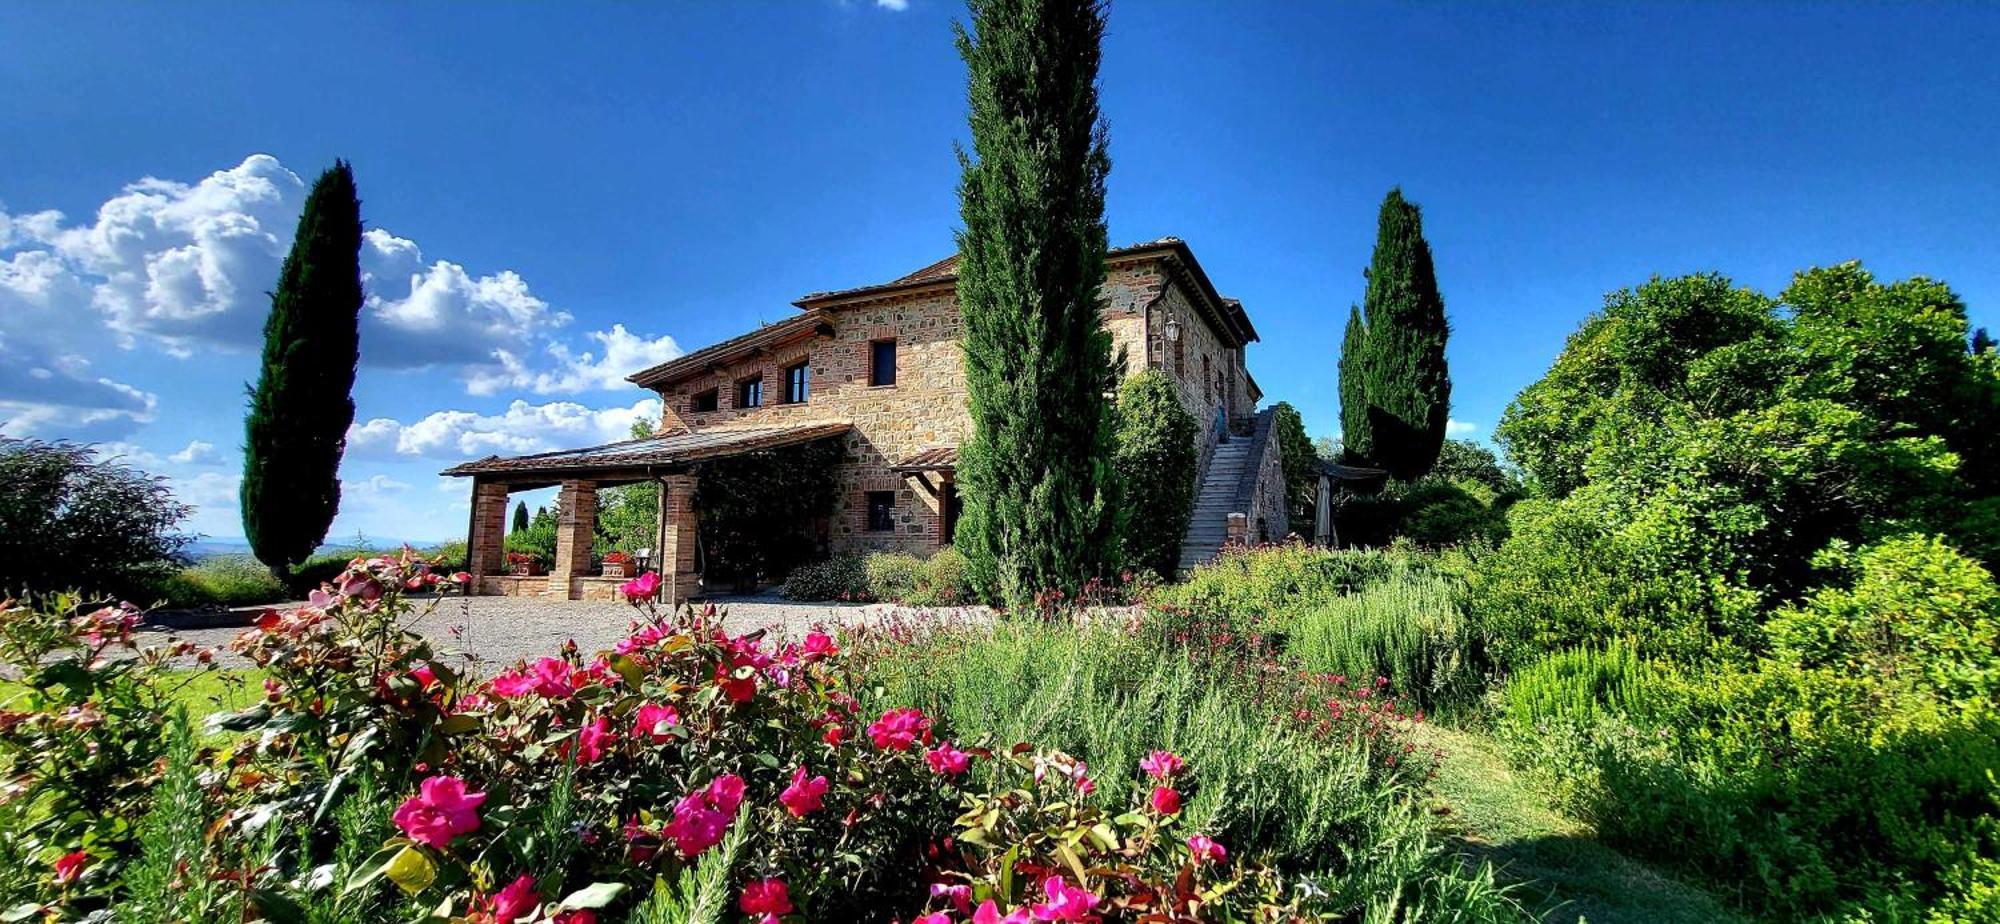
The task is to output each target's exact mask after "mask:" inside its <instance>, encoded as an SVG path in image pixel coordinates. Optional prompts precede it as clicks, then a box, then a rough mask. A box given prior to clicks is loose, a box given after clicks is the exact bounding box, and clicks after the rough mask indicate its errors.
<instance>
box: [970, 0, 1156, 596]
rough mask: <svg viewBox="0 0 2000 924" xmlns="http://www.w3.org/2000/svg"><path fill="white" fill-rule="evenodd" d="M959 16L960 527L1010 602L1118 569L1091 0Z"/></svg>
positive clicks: (1099, 28) (982, 7)
mask: <svg viewBox="0 0 2000 924" xmlns="http://www.w3.org/2000/svg"><path fill="white" fill-rule="evenodd" d="M969 6H970V12H971V19H972V31H971V33H970V34H968V33H967V31H966V30H965V29H964V28H963V27H958V28H957V29H956V31H957V35H958V50H959V54H960V56H961V57H963V58H964V59H965V63H966V67H967V69H968V71H969V72H970V79H969V80H968V88H969V89H968V94H967V95H968V97H969V100H970V104H971V107H970V108H971V125H972V151H971V152H970V153H969V154H968V153H967V152H966V151H964V150H962V149H961V150H960V151H959V165H960V167H961V169H962V176H961V179H960V181H959V187H958V194H959V214H960V217H961V218H962V219H963V221H964V222H965V228H964V230H962V231H960V232H959V233H958V236H957V237H958V253H959V264H958V301H959V307H960V310H961V311H963V313H964V315H965V340H964V350H965V372H966V386H967V391H968V398H969V404H970V406H971V412H972V436H971V438H970V439H969V440H968V441H967V442H966V444H965V445H964V446H963V447H962V448H961V451H960V458H959V467H958V479H959V484H960V487H961V491H962V496H963V497H964V498H965V513H964V517H963V519H961V520H960V524H959V529H958V533H957V534H958V536H959V540H958V541H959V543H960V547H961V549H962V550H963V551H964V552H965V554H966V558H967V562H968V570H969V572H970V576H971V578H972V579H973V581H974V582H975V583H976V584H977V585H978V586H980V587H982V588H983V589H984V590H985V591H986V592H987V593H988V594H989V595H993V596H997V597H998V598H999V599H1001V600H1003V601H1006V602H1009V603H1014V604H1019V603H1024V602H1026V601H1028V600H1031V599H1032V598H1033V597H1034V595H1035V594H1036V593H1038V592H1040V591H1042V590H1048V589H1061V590H1069V591H1073V590H1075V589H1076V588H1077V587H1078V586H1079V585H1081V584H1082V583H1083V582H1084V581H1085V580H1087V579H1088V578H1090V577H1092V576H1096V575H1101V574H1104V573H1107V572H1108V571H1110V570H1111V569H1112V567H1113V565H1115V563H1116V562H1115V558H1116V554H1117V553H1116V550H1115V549H1116V542H1115V522H1114V516H1113V514H1114V511H1115V509H1116V507H1115V505H1114V504H1113V503H1111V497H1110V494H1111V492H1112V491H1114V490H1115V482H1114V481H1113V479H1112V476H1111V465H1110V460H1111V449H1112V438H1113V435H1114V432H1115V429H1114V423H1113V421H1112V416H1111V414H1112V408H1111V403H1110V401H1109V400H1107V397H1106V395H1107V393H1108V392H1109V391H1110V390H1111V388H1112V384H1113V372H1112V366H1111V338H1110V336H1109V335H1108V334H1106V333H1105V332H1104V330H1103V327H1102V324H1101V323H1100V317H1099V315H1100V304H1099V298H1098V287H1099V286H1100V285H1102V284H1103V282H1104V253H1105V249H1106V242H1105V227H1104V178H1105V175H1106V174H1107V173H1109V172H1110V169H1111V159H1110V156H1109V155H1108V154H1107V153H1106V147H1105V139H1106V133H1105V129H1104V125H1103V123H1102V122H1101V121H1100V119H1099V116H1098V109H1097V67H1098V60H1099V56H1100V48H1099V45H1100V42H1101V40H1102V38H1103V35H1104V15H1103V10H1102V8H1101V6H1100V5H1099V4H1098V3H1097V2H1094V0H971V3H970V4H969Z"/></svg>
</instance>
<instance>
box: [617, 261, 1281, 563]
mask: <svg viewBox="0 0 2000 924" xmlns="http://www.w3.org/2000/svg"><path fill="white" fill-rule="evenodd" d="M1189 273H1190V270H1189V268H1187V267H1184V266H1179V265H1177V261H1176V258H1175V256H1174V255H1173V254H1172V253H1162V254H1146V255H1143V256H1136V257H1131V258H1119V257H1115V256H1114V258H1113V259H1111V260H1109V261H1107V272H1106V275H1105V284H1104V288H1103V289H1102V290H1101V292H1102V294H1103V296H1104V313H1103V318H1104V326H1105V328H1106V330H1107V331H1108V332H1109V333H1110V334H1111V338H1112V352H1113V356H1114V358H1118V359H1121V360H1122V362H1123V366H1122V369H1121V372H1122V374H1126V375H1129V374H1132V373H1133V372H1136V371H1137V370H1139V369H1141V368H1144V367H1147V366H1151V367H1153V368H1158V369H1161V370H1163V371H1165V372H1166V373H1167V375H1168V376H1169V377H1171V378H1172V379H1173V380H1174V382H1175V383H1176V386H1177V387H1178V389H1179V391H1180V394H1181V399H1182V401H1183V402H1185V403H1186V404H1187V406H1188V410H1189V412H1190V413H1192V414H1194V416H1195V419H1196V420H1197V421H1199V422H1200V423H1201V427H1202V437H1201V439H1202V446H1203V455H1202V461H1203V464H1204V465H1206V462H1207V451H1208V448H1210V447H1212V446H1213V445H1214V441H1215V437H1216V433H1215V428H1216V427H1217V425H1218V424H1217V421H1218V419H1219V417H1228V418H1231V419H1240V418H1242V417H1244V415H1247V414H1249V413H1250V412H1251V411H1252V410H1253V409H1254V408H1253V406H1252V404H1251V402H1252V399H1251V397H1250V395H1251V394H1252V393H1253V390H1254V385H1253V384H1252V383H1251V382H1250V380H1249V376H1248V374H1247V372H1246V371H1245V369H1244V366H1243V348H1242V346H1241V345H1240V344H1238V345H1232V343H1231V341H1230V339H1229V338H1230V337H1231V332H1230V331H1227V330H1224V329H1222V328H1220V327H1218V325H1217V324H1216V322H1214V321H1213V320H1211V319H1210V318H1209V316H1207V315H1204V314H1203V312H1202V311H1201V310H1200V309H1199V308H1198V307H1197V300H1198V299H1201V298H1203V295H1202V293H1201V292H1200V291H1199V286H1197V285H1196V284H1194V282H1193V280H1192V278H1191V277H1190V275H1189ZM1211 301H1213V299H1211ZM806 304H807V302H806V301H802V302H801V307H805V306H806ZM815 307H816V308H817V310H820V311H823V312H824V313H825V320H824V324H823V326H822V327H821V329H820V330H819V331H818V332H817V333H815V334H814V335H813V336H811V337H809V338H805V339H803V340H802V342H797V343H792V344H789V345H785V346H777V347H772V348H770V349H764V350H759V351H756V352H755V353H754V354H753V355H750V356H748V357H744V358H740V359H736V360H734V361H731V362H709V363H704V364H701V365H700V366H699V367H698V368H695V369H691V370H687V371H685V372H683V373H682V374H679V375H676V376H674V377H673V378H672V379H671V380H669V381H666V382H662V383H658V384H655V385H653V386H652V387H653V388H654V389H655V390H656V391H657V392H658V393H659V395H660V397H661V400H662V403H663V404H664V405H665V408H666V413H665V414H664V415H663V420H662V426H663V427H665V428H673V427H678V426H682V425H685V426H687V427H692V428H695V429H700V428H704V427H711V426H717V425H723V424H730V423H739V422H793V421H802V420H844V421H847V422H849V423H851V424H852V425H853V430H852V431H851V432H850V433H849V434H848V435H847V437H846V438H845V439H846V447H847V450H848V453H847V459H848V460H847V461H846V462H845V463H844V464H843V465H842V466H841V471H840V472H839V483H840V484H841V486H842V490H841V492H840V498H839V500H838V501H837V503H836V508H835V510H834V512H833V516H832V522H831V523H830V524H829V534H830V535H829V536H828V539H829V543H830V545H831V546H832V548H833V549H834V550H835V551H837V552H851V551H904V552H911V553H915V554H919V555H922V554H928V553H930V552H931V551H934V550H936V549H937V548H939V547H941V546H942V545H944V544H945V543H946V541H947V536H946V531H945V514H944V509H945V505H946V503H947V498H948V497H949V496H950V492H951V491H952V490H953V488H952V487H951V485H950V482H949V479H948V477H940V476H935V475H934V476H930V477H925V478H919V477H915V476H905V475H903V474H899V473H897V472H895V471H892V466H894V465H895V464H896V463H897V462H898V461H900V460H903V459H907V458H909V457H911V456H913V455H915V454H916V453H918V452H920V451H922V450H925V449H933V448H938V447H947V446H957V445H959V444H960V443H962V442H963V441H964V440H965V439H966V438H967V436H968V435H969V434H970V432H971V416H970V414H969V413H968V411H967V408H966V386H965V370H964V360H963V356H962V354H961V352H960V350H961V348H960V339H961V338H962V337H963V334H964V320H963V318H962V316H961V315H960V314H959V310H958V300H957V293H956V291H955V288H954V287H953V285H952V284H951V282H950V280H949V279H945V280H941V281H938V282H936V283H932V284H929V285H913V286H906V287H901V288H893V287H892V288H889V290H888V291H883V292H880V293H879V294H872V295H864V296H860V297H856V298H852V299H848V300H846V301H843V302H841V303H839V304H834V305H830V306H827V307H818V306H815ZM1215 307H1216V306H1213V305H1212V306H1211V310H1215ZM1170 330H1173V331H1175V332H1177V333H1178V334H1179V340H1178V341H1177V342H1176V341H1170V339H1169V331H1170ZM1237 336H1239V337H1240V333H1239V334H1237ZM890 341H892V342H894V344H895V358H896V375H895V383H894V384H890V385H875V384H872V381H873V380H872V375H871V374H872V372H873V360H874V357H875V356H876V355H877V349H876V346H875V345H876V344H877V343H881V342H890ZM688 358H693V357H684V358H683V359H684V360H685V359H688ZM801 364H804V365H807V366H808V367H809V368H810V370H811V386H810V390H809V393H808V395H807V400H805V401H803V402H787V401H786V400H785V398H786V397H787V384H788V370H790V369H792V368H794V367H796V366H799V365H801ZM748 383H756V387H757V394H756V397H757V398H759V399H760V400H757V401H755V402H754V403H746V402H745V400H744V399H745V398H746V397H750V396H751V395H750V393H749V391H748V390H747V389H746V385H747V384H748ZM1218 411H1219V412H1220V415H1219V414H1218ZM878 494H887V495H889V496H891V497H892V498H893V504H892V506H891V508H890V515H889V520H888V522H887V523H886V524H885V523H881V522H877V523H875V524H873V525H875V526H884V525H887V526H888V527H890V528H888V529H870V528H869V527H870V525H871V524H870V522H869V515H868V514H869V503H868V502H869V498H870V496H871V495H878ZM669 519H673V517H672V515H670V516H669Z"/></svg>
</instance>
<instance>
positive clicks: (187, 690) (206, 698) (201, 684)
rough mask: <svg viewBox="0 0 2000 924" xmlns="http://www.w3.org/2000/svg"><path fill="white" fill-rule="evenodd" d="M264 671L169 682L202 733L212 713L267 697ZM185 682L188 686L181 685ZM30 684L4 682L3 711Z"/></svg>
mask: <svg viewBox="0 0 2000 924" xmlns="http://www.w3.org/2000/svg"><path fill="white" fill-rule="evenodd" d="M262 675H263V672H262V671H258V670H255V669H250V668H235V669H224V670H202V671H193V670H190V671H175V672H174V674H173V675H171V677H170V678H169V679H168V680H167V683H168V684H169V685H178V686H176V687H175V689H174V701H175V702H178V703H181V704H182V705H184V706H186V707H187V713H188V718H190V719H192V720H194V725H195V728H196V730H200V728H201V724H202V720H203V719H206V718H207V717H208V715H209V713H212V712H219V711H223V710H237V709H245V708H248V707H250V706H253V705H255V704H256V703H257V702H258V701H259V700H261V699H263V698H264V688H263V686H262V685H261V684H260V683H259V679H260V678H261V677H262ZM183 680H185V684H184V685H179V684H181V683H182V681H183ZM26 690H27V685H26V684H23V683H22V682H21V681H19V680H0V709H5V708H8V703H9V702H11V701H12V700H13V699H14V698H15V697H16V696H17V695H19V694H21V693H23V692H25V691H26Z"/></svg>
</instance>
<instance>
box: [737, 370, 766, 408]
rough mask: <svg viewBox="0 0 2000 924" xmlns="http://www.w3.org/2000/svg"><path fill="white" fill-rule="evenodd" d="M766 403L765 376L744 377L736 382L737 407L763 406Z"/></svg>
mask: <svg viewBox="0 0 2000 924" xmlns="http://www.w3.org/2000/svg"><path fill="white" fill-rule="evenodd" d="M763 404H764V377H763V376H761V375H760V376H758V377H756V378H754V379H744V380H743V381H741V382H737V383H736V406H737V407H762V406H763Z"/></svg>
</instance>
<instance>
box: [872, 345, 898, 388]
mask: <svg viewBox="0 0 2000 924" xmlns="http://www.w3.org/2000/svg"><path fill="white" fill-rule="evenodd" d="M868 350H869V358H868V384H870V385H877V386H880V385H894V384H896V341H894V340H877V341H875V342H874V343H871V344H869V345H868Z"/></svg>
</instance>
